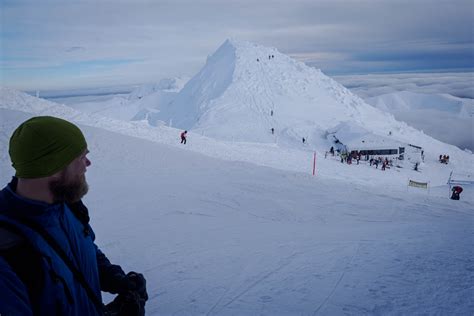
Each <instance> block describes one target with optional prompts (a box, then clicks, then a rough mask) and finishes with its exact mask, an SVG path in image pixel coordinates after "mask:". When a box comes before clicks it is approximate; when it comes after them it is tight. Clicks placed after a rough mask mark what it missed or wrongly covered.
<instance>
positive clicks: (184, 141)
mask: <svg viewBox="0 0 474 316" xmlns="http://www.w3.org/2000/svg"><path fill="white" fill-rule="evenodd" d="M187 134H188V131H184V132H182V133H181V144H185V145H186V136H187Z"/></svg>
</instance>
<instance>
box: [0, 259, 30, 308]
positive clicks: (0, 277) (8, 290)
mask: <svg viewBox="0 0 474 316" xmlns="http://www.w3.org/2000/svg"><path fill="white" fill-rule="evenodd" d="M0 315H2V316H10V315H25V316H29V315H33V312H32V310H31V305H30V300H29V298H28V292H27V290H26V287H25V285H24V284H23V282H21V280H20V279H19V278H18V276H17V275H16V274H15V272H13V271H12V269H11V267H10V265H9V264H8V263H7V262H6V261H5V259H3V258H2V257H1V256H0Z"/></svg>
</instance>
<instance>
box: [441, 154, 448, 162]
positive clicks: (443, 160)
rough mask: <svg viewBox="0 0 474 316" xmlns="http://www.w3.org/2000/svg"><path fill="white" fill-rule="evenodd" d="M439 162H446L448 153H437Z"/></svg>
mask: <svg viewBox="0 0 474 316" xmlns="http://www.w3.org/2000/svg"><path fill="white" fill-rule="evenodd" d="M439 162H441V163H444V164H448V162H449V156H448V155H439Z"/></svg>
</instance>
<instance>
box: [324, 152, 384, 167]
mask: <svg viewBox="0 0 474 316" xmlns="http://www.w3.org/2000/svg"><path fill="white" fill-rule="evenodd" d="M338 152H339V151H338ZM328 153H329V154H330V155H332V156H335V150H334V147H333V146H331V148H330V149H329V152H326V153H325V155H324V158H326V157H327V155H328ZM362 156H363V155H362V154H361V152H360V151H352V152H348V151H340V152H339V157H340V159H341V163H347V164H348V165H350V164H352V163H353V161H356V163H357V164H359V163H360V160H361V159H362ZM364 158H365V160H366V161H369V165H370V166H375V168H376V169H378V168H379V165H380V166H381V170H382V171H384V170H385V169H386V168H390V167H392V166H393V160H392V159H388V158H387V157H375V158H369V155H365V156H364Z"/></svg>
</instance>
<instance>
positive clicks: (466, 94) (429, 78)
mask: <svg viewBox="0 0 474 316" xmlns="http://www.w3.org/2000/svg"><path fill="white" fill-rule="evenodd" d="M333 78H334V79H335V80H337V81H338V82H339V83H341V84H342V85H344V86H345V87H347V88H349V89H350V90H351V91H353V92H354V93H356V94H358V95H359V96H360V97H362V98H368V97H374V96H378V95H382V94H387V93H392V92H397V91H411V92H418V93H426V94H440V93H447V94H451V95H454V96H457V97H460V98H470V99H474V85H473V82H474V73H473V72H466V73H402V74H367V75H345V76H333Z"/></svg>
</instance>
